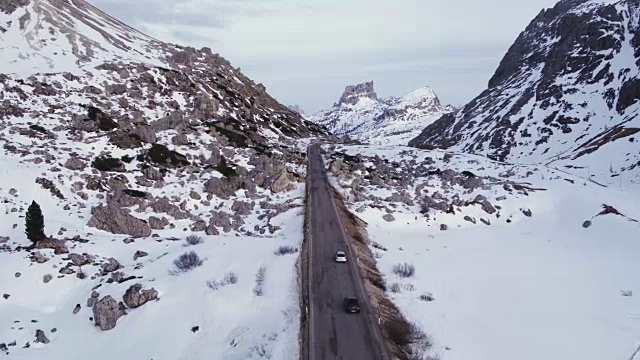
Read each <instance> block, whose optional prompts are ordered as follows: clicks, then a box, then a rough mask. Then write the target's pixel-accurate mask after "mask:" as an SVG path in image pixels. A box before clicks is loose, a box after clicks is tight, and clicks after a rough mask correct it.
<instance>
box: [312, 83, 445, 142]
mask: <svg viewBox="0 0 640 360" xmlns="http://www.w3.org/2000/svg"><path fill="white" fill-rule="evenodd" d="M445 113H447V110H446V109H445V108H444V107H442V106H441V105H440V101H439V100H438V97H437V95H436V94H435V92H434V91H433V90H432V89H430V88H428V87H423V88H419V89H416V90H414V91H412V92H410V93H408V94H406V95H405V96H403V97H401V98H389V99H377V100H375V99H371V98H368V97H360V98H359V99H358V101H357V102H356V103H355V104H354V105H351V104H340V105H336V106H334V107H333V108H332V109H329V110H325V111H321V112H319V113H317V114H314V115H312V116H310V117H309V119H310V120H311V121H314V122H317V123H319V124H323V125H326V126H328V128H329V130H330V131H332V133H333V134H336V135H349V136H350V137H351V138H353V139H358V140H360V141H363V142H366V143H370V144H377V145H406V144H407V143H408V142H409V141H410V140H411V139H413V138H415V137H416V136H417V135H418V134H419V133H420V132H421V131H422V130H423V129H424V128H425V127H426V126H427V125H429V124H431V123H433V122H434V121H436V120H437V119H439V118H440V117H441V116H442V115H444V114H445Z"/></svg>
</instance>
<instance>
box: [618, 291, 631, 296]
mask: <svg viewBox="0 0 640 360" xmlns="http://www.w3.org/2000/svg"><path fill="white" fill-rule="evenodd" d="M620 295H622V296H624V297H631V296H633V291H631V290H620Z"/></svg>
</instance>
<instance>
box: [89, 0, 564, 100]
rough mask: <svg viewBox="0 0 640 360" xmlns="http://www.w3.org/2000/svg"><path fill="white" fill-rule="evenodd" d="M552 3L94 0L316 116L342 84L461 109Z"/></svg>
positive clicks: (537, 0) (506, 0)
mask: <svg viewBox="0 0 640 360" xmlns="http://www.w3.org/2000/svg"><path fill="white" fill-rule="evenodd" d="M555 2H556V0H530V1H526V2H517V1H516V2H514V1H512V0H484V1H482V2H479V1H476V0H454V1H448V2H443V1H439V0H402V1H395V2H393V1H389V0H349V1H344V0H322V1H310V0H307V1H304V0H183V1H180V2H176V1H170V0H139V1H136V2H130V1H125V0H95V5H96V6H98V7H100V8H101V9H103V10H104V11H105V12H107V13H109V14H111V15H113V16H115V17H116V18H119V19H121V20H123V21H124V22H126V23H128V24H129V25H131V26H133V27H135V28H139V29H141V30H143V31H145V32H147V33H149V35H151V36H154V37H156V38H158V39H161V40H165V41H169V42H177V43H181V44H184V45H191V46H194V47H202V46H208V47H211V49H212V50H213V51H214V52H218V53H220V54H221V55H222V56H224V57H226V58H227V59H229V60H230V61H231V62H232V63H233V64H234V66H238V67H241V68H242V69H243V71H244V72H245V73H246V74H247V75H249V76H250V77H252V78H253V79H254V80H255V81H257V82H262V83H264V84H265V85H266V86H267V89H268V90H270V92H272V93H273V95H275V96H276V97H277V98H278V99H279V100H281V101H282V102H285V103H296V104H300V105H303V106H304V108H305V110H307V111H316V110H319V109H321V108H323V107H328V106H331V104H333V102H335V99H337V98H338V97H339V96H340V93H341V91H342V89H343V88H344V86H345V85H347V84H349V83H353V82H360V81H366V80H374V81H375V82H376V87H377V90H378V92H379V93H380V94H383V95H385V96H388V95H402V94H403V93H407V92H409V91H411V90H413V89H414V88H416V87H420V86H425V85H429V86H431V87H432V88H433V89H434V90H435V91H436V92H437V93H438V94H440V96H441V97H442V98H443V101H444V102H451V103H454V104H457V105H462V104H463V103H464V102H466V101H469V100H471V99H472V98H473V97H475V96H476V95H478V94H479V93H480V92H481V91H482V90H484V89H485V88H486V84H487V82H488V80H489V78H490V77H491V76H492V75H493V72H494V71H495V69H496V68H497V66H498V64H499V62H500V59H501V58H502V56H503V55H504V53H505V52H506V50H507V49H508V48H509V46H510V45H511V44H512V43H513V41H514V40H515V38H516V37H517V36H518V34H519V33H520V32H521V31H522V30H523V29H524V28H525V26H526V25H527V24H528V23H529V21H530V20H531V19H532V18H533V17H534V16H535V15H537V14H538V13H539V12H540V10H541V9H543V8H545V7H549V6H553V5H554V4H555Z"/></svg>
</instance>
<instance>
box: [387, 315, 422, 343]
mask: <svg viewBox="0 0 640 360" xmlns="http://www.w3.org/2000/svg"><path fill="white" fill-rule="evenodd" d="M385 329H386V330H387V333H388V334H389V338H390V339H391V341H393V343H395V344H396V345H398V346H401V347H405V346H408V345H411V344H416V343H420V346H421V347H422V348H424V349H428V348H431V346H432V345H433V344H432V343H431V340H430V339H429V338H428V337H427V335H425V333H424V332H422V330H420V328H419V327H418V326H416V325H415V324H413V323H409V322H407V321H406V320H404V319H402V320H400V319H393V320H389V321H387V322H386V323H385Z"/></svg>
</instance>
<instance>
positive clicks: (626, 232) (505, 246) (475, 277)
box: [325, 146, 640, 360]
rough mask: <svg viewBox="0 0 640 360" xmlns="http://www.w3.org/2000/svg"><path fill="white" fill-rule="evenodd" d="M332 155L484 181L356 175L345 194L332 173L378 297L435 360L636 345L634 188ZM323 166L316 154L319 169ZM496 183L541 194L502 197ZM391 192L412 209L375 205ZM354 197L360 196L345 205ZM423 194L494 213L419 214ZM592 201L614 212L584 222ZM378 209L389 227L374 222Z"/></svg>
mask: <svg viewBox="0 0 640 360" xmlns="http://www.w3.org/2000/svg"><path fill="white" fill-rule="evenodd" d="M325 148H326V147H325ZM336 153H346V154H349V155H352V156H355V155H357V154H361V155H363V156H364V157H362V158H361V159H362V161H363V163H364V166H365V167H368V168H375V167H376V165H375V164H374V161H373V160H372V157H373V156H375V155H378V156H379V157H381V158H383V159H385V158H386V159H389V160H391V162H396V164H392V165H391V166H392V167H395V169H396V170H395V172H391V173H389V175H390V176H389V178H391V176H395V175H398V174H400V173H402V172H404V173H407V172H410V170H407V169H409V168H414V169H415V168H416V166H417V165H419V164H424V163H425V160H426V158H427V157H430V158H431V159H432V161H433V162H432V163H431V164H430V165H429V167H431V169H441V170H442V171H444V170H445V169H453V170H455V171H458V172H462V171H464V170H467V171H471V172H472V173H474V174H475V175H476V176H479V177H484V178H485V179H484V186H483V187H481V188H475V189H472V190H468V189H465V188H463V187H461V186H459V185H457V184H455V181H454V182H453V183H451V182H446V181H443V180H442V179H439V178H438V176H437V175H428V176H416V177H415V178H413V179H412V180H411V184H410V185H408V186H403V185H399V184H398V182H397V181H395V180H391V181H389V182H388V183H387V184H385V185H378V186H373V185H371V183H370V182H368V180H367V178H366V177H364V176H356V177H357V178H360V179H363V180H362V181H363V185H362V187H358V188H357V190H354V189H353V187H354V186H353V184H354V181H355V182H359V181H361V180H357V181H356V180H353V178H349V177H348V176H345V175H344V174H338V176H337V177H336V176H332V181H333V182H334V184H336V185H337V184H340V186H341V191H342V192H343V194H345V195H346V196H347V199H351V201H350V203H349V206H350V208H351V210H352V211H355V212H356V214H357V215H358V216H360V217H361V218H362V219H363V220H365V221H366V222H367V223H368V227H367V231H368V235H369V238H370V239H371V241H372V242H373V243H375V244H374V246H373V247H372V250H373V251H374V253H375V254H376V257H378V259H377V263H378V268H379V269H380V271H381V272H382V273H383V274H384V276H385V280H386V282H387V287H388V288H389V292H388V294H389V296H390V297H391V298H392V300H393V301H394V302H395V303H396V304H397V305H398V306H399V308H400V309H401V310H402V311H403V313H404V314H405V315H406V316H407V317H408V318H409V319H410V320H411V321H414V322H416V323H417V324H419V325H420V326H421V327H422V328H423V329H424V330H425V332H427V333H428V334H429V335H430V336H431V337H432V339H433V343H434V350H435V351H436V352H437V353H439V355H440V358H441V359H442V360H457V359H479V360H482V359H492V360H496V359H498V360H502V359H504V360H507V359H509V360H510V359H521V360H528V359H532V360H533V359H540V358H546V359H581V360H602V359H625V360H626V359H630V358H632V356H633V354H634V352H635V351H636V349H637V348H638V347H639V346H640V295H639V294H640V274H639V273H638V254H640V235H639V234H640V223H638V222H637V221H635V220H633V219H640V204H638V202H637V199H639V198H640V191H639V190H640V189H638V188H632V187H626V188H624V189H623V190H620V189H619V188H616V187H609V188H606V187H602V186H599V185H597V184H594V183H592V182H589V181H585V180H584V179H582V178H578V177H575V176H571V175H567V174H565V173H561V172H558V171H555V170H552V169H549V168H545V167H542V166H514V165H509V164H501V163H496V162H492V161H490V160H487V159H484V158H482V157H476V156H471V155H462V154H450V155H447V153H446V152H442V151H422V150H416V149H411V148H402V147H374V146H347V147H345V146H339V147H337V149H336V150H335V151H334V152H333V154H336ZM331 154H332V152H331V151H329V152H328V154H327V155H331ZM445 156H447V157H450V158H449V159H445ZM412 160H413V161H415V162H414V163H409V162H410V161H412ZM331 162H332V160H331V159H329V158H327V166H330V165H331ZM380 164H381V163H380ZM396 165H398V166H397V167H396ZM379 166H380V165H379ZM379 166H378V167H379ZM334 167H337V166H334ZM352 169H357V167H356V168H352ZM345 173H347V171H345ZM353 173H355V174H358V173H360V175H363V174H365V175H366V173H365V172H361V171H359V170H355V171H354V172H353ZM370 174H371V173H370ZM334 175H335V174H334ZM374 177H375V175H374ZM339 178H341V179H339ZM383 180H385V181H386V180H387V179H383ZM400 181H402V180H400ZM499 181H501V182H504V181H510V182H513V183H517V184H524V185H525V186H527V187H528V188H530V189H546V190H545V191H542V190H537V191H533V190H527V189H525V191H524V193H526V195H524V194H523V192H522V191H518V192H507V191H505V185H503V184H501V183H498V182H499ZM423 183H426V186H424V190H421V191H418V193H419V194H420V195H418V194H415V192H416V189H417V185H419V184H423ZM403 188H404V189H407V190H408V192H407V193H408V194H410V195H411V197H412V198H413V200H415V204H414V205H413V206H411V205H407V204H402V203H401V204H399V205H398V203H395V204H394V203H392V202H390V201H386V200H385V197H387V196H389V195H390V194H392V193H402V191H401V190H402V189H403ZM355 192H364V196H362V197H361V196H360V195H358V196H356V197H355V198H354V195H355V194H354V193H355ZM436 192H439V194H440V195H435V193H436ZM369 194H377V196H378V198H371V199H370V198H366V197H368V195H369ZM427 194H428V196H431V197H432V198H433V199H440V198H444V199H445V201H446V202H455V198H456V197H455V196H454V195H458V197H459V198H460V199H462V200H464V199H465V198H468V199H474V198H475V197H476V196H477V195H483V196H485V197H486V198H487V199H488V201H489V202H490V203H491V204H492V206H495V208H496V209H497V211H496V212H495V213H493V214H488V213H487V212H486V211H484V210H483V208H482V207H481V206H479V204H470V205H468V206H456V205H454V206H453V210H454V212H455V213H454V214H451V213H445V212H444V211H438V210H436V209H434V208H433V207H431V208H430V209H429V211H428V212H427V214H428V216H429V218H426V217H425V216H424V215H422V214H420V212H419V211H420V201H421V197H422V196H424V195H427ZM441 196H442V197H441ZM365 198H366V199H365ZM447 199H448V200H447ZM451 199H454V200H451ZM603 204H606V205H609V206H612V207H613V208H615V209H617V210H618V211H619V212H620V213H622V214H623V215H624V216H620V215H615V214H605V215H601V216H596V215H597V214H599V213H600V212H601V211H602V210H603ZM465 205H467V204H465ZM394 206H395V207H394ZM385 210H386V211H385ZM523 210H524V211H523ZM525 212H527V213H529V214H530V216H527V215H525V214H524V213H525ZM387 213H391V214H392V216H393V217H394V218H395V220H394V221H391V222H389V221H386V220H383V215H385V214H387ZM464 216H468V217H469V219H473V220H474V222H475V223H472V222H470V221H467V220H464V218H463V217H464ZM477 218H481V219H485V220H488V221H489V222H490V223H491V225H486V224H485V223H483V222H481V221H475V220H476V219H477ZM585 221H591V223H586V224H585ZM442 224H444V225H446V226H447V230H446V231H444V230H441V225H442ZM585 226H587V227H585ZM405 262H407V263H410V264H412V265H414V266H415V275H414V276H411V277H408V278H402V277H400V276H399V275H397V274H396V273H394V271H393V267H394V265H396V264H399V263H405ZM421 297H422V299H421ZM430 297H433V301H425V300H428V298H430Z"/></svg>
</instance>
